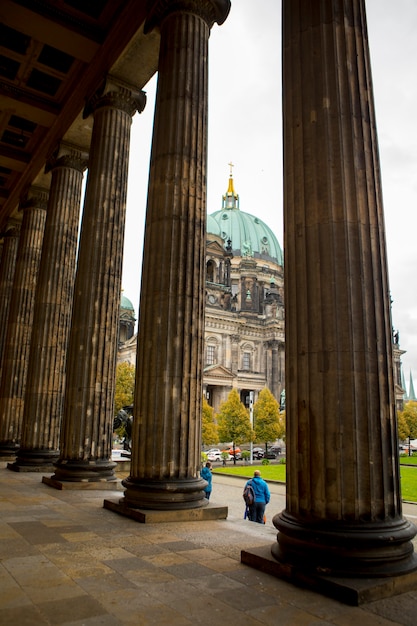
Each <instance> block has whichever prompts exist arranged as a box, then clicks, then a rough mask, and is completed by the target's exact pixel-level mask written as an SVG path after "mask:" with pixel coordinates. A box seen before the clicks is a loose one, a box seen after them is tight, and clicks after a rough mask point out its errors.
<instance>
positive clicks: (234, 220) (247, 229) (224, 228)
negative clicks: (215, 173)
mask: <svg viewBox="0 0 417 626" xmlns="http://www.w3.org/2000/svg"><path fill="white" fill-rule="evenodd" d="M207 232H208V233H211V234H213V235H220V237H222V239H223V240H224V242H225V245H227V244H228V241H229V240H230V242H231V243H230V245H231V247H232V251H233V254H234V256H241V257H245V256H246V257H253V258H255V259H257V258H258V259H259V258H261V259H262V258H263V259H266V260H274V261H275V262H276V263H278V265H281V266H282V265H284V258H283V254H282V249H281V246H280V245H279V243H278V239H277V238H276V237H275V235H274V233H273V232H272V230H271V229H270V228H269V226H267V225H266V224H265V222H263V221H262V220H261V219H259V218H258V217H255V216H254V215H250V213H244V212H243V211H241V210H240V209H239V195H238V194H237V193H235V191H234V188H233V178H232V175H231V174H230V178H229V188H228V190H227V192H226V193H225V195H224V196H223V202H222V209H221V210H220V211H215V212H214V213H210V215H209V216H208V218H207Z"/></svg>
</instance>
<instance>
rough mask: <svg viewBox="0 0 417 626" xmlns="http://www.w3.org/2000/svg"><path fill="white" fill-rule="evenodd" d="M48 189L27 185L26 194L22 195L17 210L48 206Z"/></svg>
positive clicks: (45, 207)
mask: <svg viewBox="0 0 417 626" xmlns="http://www.w3.org/2000/svg"><path fill="white" fill-rule="evenodd" d="M48 198H49V190H48V189H45V188H44V187H36V186H32V187H29V189H28V190H27V192H26V194H25V195H24V196H23V197H22V199H21V201H20V205H19V211H25V210H27V209H35V208H36V209H45V211H46V209H47V208H48Z"/></svg>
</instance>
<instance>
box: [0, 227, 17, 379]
mask: <svg viewBox="0 0 417 626" xmlns="http://www.w3.org/2000/svg"><path fill="white" fill-rule="evenodd" d="M19 236H20V222H16V221H15V220H10V222H9V223H8V225H7V228H6V233H5V235H4V243H3V250H2V253H1V263H0V374H1V361H2V360H3V348H4V340H5V336H6V328H7V321H8V318H9V308H10V299H11V295H12V288H13V278H14V273H15V269H16V257H17V248H18V243H19Z"/></svg>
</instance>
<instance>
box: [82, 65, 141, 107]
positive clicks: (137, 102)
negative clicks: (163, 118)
mask: <svg viewBox="0 0 417 626" xmlns="http://www.w3.org/2000/svg"><path fill="white" fill-rule="evenodd" d="M145 105H146V93H145V92H144V91H141V90H140V89H138V88H137V87H135V86H134V85H131V84H129V83H126V82H125V81H123V80H121V79H119V78H117V77H116V76H111V75H108V76H107V77H106V79H105V80H104V82H103V83H102V85H101V86H100V87H99V89H97V91H96V92H95V93H94V95H93V96H91V98H90V99H89V100H88V102H87V104H86V106H85V109H84V112H83V117H84V118H86V117H88V116H89V115H91V114H92V113H94V112H95V111H97V109H99V108H102V107H110V108H112V109H120V110H121V111H125V112H126V113H127V114H128V115H130V116H131V117H133V115H134V114H135V113H136V111H138V112H139V113H142V111H143V110H144V108H145Z"/></svg>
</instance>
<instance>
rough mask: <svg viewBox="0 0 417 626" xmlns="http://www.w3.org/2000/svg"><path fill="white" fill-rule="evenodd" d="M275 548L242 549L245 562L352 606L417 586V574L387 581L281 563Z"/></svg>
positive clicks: (403, 575)
mask: <svg viewBox="0 0 417 626" xmlns="http://www.w3.org/2000/svg"><path fill="white" fill-rule="evenodd" d="M274 547H275V544H273V545H272V546H270V545H268V546H261V547H258V548H252V549H251V550H242V552H241V562H242V563H244V564H245V565H249V566H250V567H253V568H255V569H257V570H259V571H262V572H265V573H267V574H271V575H272V576H276V577H277V578H281V579H283V580H285V581H287V582H290V583H292V584H294V585H296V586H298V587H302V588H308V589H309V590H310V591H315V592H317V593H321V594H322V595H324V596H327V597H329V598H334V599H335V600H338V601H339V602H343V603H344V604H349V605H351V606H360V605H361V604H365V603H367V602H375V601H376V600H381V599H383V598H390V597H392V596H395V595H398V594H400V593H406V592H407V591H413V590H415V589H416V586H417V571H411V572H408V573H406V574H402V575H399V576H386V577H385V578H364V577H358V578H355V577H349V578H348V577H338V576H331V575H330V576H329V575H324V574H319V573H318V572H314V571H311V570H310V571H309V570H304V569H302V568H301V567H300V566H295V565H292V564H290V563H283V562H280V561H277V559H276V558H274V556H273V549H274ZM412 560H413V561H414V564H415V567H416V568H417V557H416V556H415V555H413V556H412Z"/></svg>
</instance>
